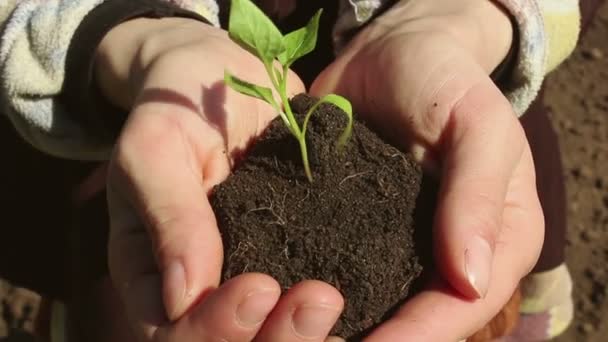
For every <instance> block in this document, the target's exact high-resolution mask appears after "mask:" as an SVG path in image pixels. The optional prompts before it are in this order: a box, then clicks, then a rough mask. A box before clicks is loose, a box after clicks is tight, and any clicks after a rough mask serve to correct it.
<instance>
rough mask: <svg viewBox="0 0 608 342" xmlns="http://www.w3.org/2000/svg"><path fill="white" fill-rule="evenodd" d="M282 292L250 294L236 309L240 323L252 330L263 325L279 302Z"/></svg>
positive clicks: (254, 292) (259, 291)
mask: <svg viewBox="0 0 608 342" xmlns="http://www.w3.org/2000/svg"><path fill="white" fill-rule="evenodd" d="M280 295H281V293H280V291H278V290H275V289H263V290H255V291H252V292H250V293H249V294H247V295H246V296H245V298H243V300H242V301H241V303H240V304H239V306H238V307H237V309H236V319H237V321H238V323H239V324H240V325H241V326H243V327H245V328H251V327H255V326H257V325H259V324H260V323H262V322H263V321H264V320H265V319H266V316H268V314H269V313H270V311H272V309H273V308H274V305H275V304H276V303H277V300H279V296H280Z"/></svg>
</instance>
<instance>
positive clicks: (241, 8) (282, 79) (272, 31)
mask: <svg viewBox="0 0 608 342" xmlns="http://www.w3.org/2000/svg"><path fill="white" fill-rule="evenodd" d="M321 12H322V10H319V11H318V12H317V13H316V14H315V15H314V16H313V17H312V19H310V21H309V22H308V24H307V25H306V26H305V27H302V28H300V29H298V30H295V31H293V32H290V33H288V34H286V35H282V34H281V32H280V31H279V29H278V28H277V27H276V26H275V25H274V23H273V22H272V20H270V18H268V17H267V16H266V15H265V14H264V12H262V11H261V10H260V9H259V8H258V7H257V6H256V5H255V4H253V3H252V2H251V0H232V5H231V9H230V19H229V23H228V32H229V36H230V38H231V39H232V40H233V41H234V42H235V43H237V44H238V45H239V46H241V47H242V48H244V49H245V50H247V51H249V52H250V53H251V54H253V55H254V56H256V57H257V58H258V59H260V61H261V62H262V63H263V64H264V67H265V68H266V72H267V73H268V76H269V77H270V81H271V83H272V86H273V87H274V89H275V90H276V92H277V93H278V94H279V96H280V98H281V105H282V108H281V107H280V106H279V104H278V103H277V102H276V101H275V99H274V97H273V94H272V90H271V89H270V88H267V87H262V86H259V85H256V84H253V83H250V82H247V81H244V80H242V79H240V78H238V77H236V76H234V75H232V74H230V72H228V71H225V73H224V81H225V82H226V84H227V85H228V86H230V87H231V88H232V89H234V90H236V91H237V92H239V93H241V94H244V95H248V96H252V97H255V98H258V99H260V100H263V101H265V102H267V103H269V104H270V105H271V106H272V107H273V108H274V109H275V110H276V111H277V112H278V113H279V115H280V117H281V119H283V122H284V123H285V125H286V126H287V128H288V129H289V131H290V132H291V134H293V136H294V137H295V138H296V139H297V140H298V143H299V145H300V151H301V154H302V163H303V164H304V172H305V173H306V177H307V178H308V180H309V181H311V182H312V173H311V171H310V165H309V163H308V152H307V148H306V127H307V126H308V121H309V119H310V116H311V115H312V113H313V112H314V111H315V110H316V109H317V107H318V106H319V105H320V104H322V103H331V104H333V105H335V106H337V107H339V108H340V109H342V110H343V111H344V113H346V115H347V117H348V125H347V126H346V128H345V129H344V131H343V132H342V134H341V135H340V137H339V138H338V142H337V145H338V148H341V147H343V146H344V145H345V144H346V142H347V141H348V139H349V138H350V136H351V133H352V125H353V114H352V106H351V104H350V102H349V101H348V100H347V99H345V98H344V97H342V96H339V95H335V94H329V95H325V96H323V97H322V98H321V99H320V100H319V101H318V102H317V103H315V104H314V105H313V106H312V107H311V108H310V109H309V110H308V112H307V113H306V115H305V116H304V122H303V123H302V127H300V126H299V125H298V122H297V121H296V118H295V116H294V114H293V111H292V110H291V106H290V105H289V99H288V97H287V75H288V71H289V67H290V66H291V65H292V64H293V63H294V62H295V61H296V60H298V59H299V58H301V57H302V56H305V55H306V54H308V53H310V52H311V51H312V50H314V48H315V46H316V44H317V32H318V29H319V18H320V17H321ZM277 61H278V64H279V65H280V68H278V67H277V66H276V62H277ZM283 109H284V110H283Z"/></svg>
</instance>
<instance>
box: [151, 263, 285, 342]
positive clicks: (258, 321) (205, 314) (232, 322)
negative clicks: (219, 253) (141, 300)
mask: <svg viewBox="0 0 608 342" xmlns="http://www.w3.org/2000/svg"><path fill="white" fill-rule="evenodd" d="M280 295H281V288H280V287H279V285H278V284H277V282H276V281H274V280H273V279H272V278H271V277H269V276H267V275H263V274H254V273H249V274H243V275H240V276H238V277H235V278H232V279H230V280H229V281H227V282H226V283H224V284H223V285H222V286H221V287H220V288H218V289H217V290H215V291H214V292H213V293H211V294H210V295H209V296H207V297H206V298H205V299H204V301H203V302H202V303H200V304H198V305H197V306H196V307H195V308H194V309H193V310H192V311H191V312H190V313H189V314H187V315H186V316H184V317H183V318H182V319H181V320H180V321H178V322H177V324H176V325H175V326H171V327H163V328H160V329H159V330H158V332H157V334H156V336H155V338H156V339H155V340H156V341H159V342H165V341H167V342H169V341H184V342H188V341H243V342H246V341H252V340H253V339H254V337H255V335H256V333H257V332H258V330H259V329H260V328H261V327H262V324H263V322H264V320H265V319H266V317H267V315H268V314H269V313H270V312H271V311H272V309H273V308H274V306H275V304H276V303H277V301H278V300H279V297H280Z"/></svg>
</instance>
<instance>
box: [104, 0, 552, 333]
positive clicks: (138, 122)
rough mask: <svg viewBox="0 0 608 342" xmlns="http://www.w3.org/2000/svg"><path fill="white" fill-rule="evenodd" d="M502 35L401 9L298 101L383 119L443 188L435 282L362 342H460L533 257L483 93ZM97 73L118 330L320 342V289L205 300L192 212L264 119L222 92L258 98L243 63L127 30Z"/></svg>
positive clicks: (524, 161) (504, 134) (426, 8)
mask: <svg viewBox="0 0 608 342" xmlns="http://www.w3.org/2000/svg"><path fill="white" fill-rule="evenodd" d="M511 36H512V28H511V24H510V22H509V20H508V18H507V17H506V15H505V14H504V13H503V12H502V11H501V10H500V9H499V8H498V7H496V6H494V5H493V4H492V3H491V2H489V1H487V0H461V1H458V2H456V1H450V0H438V1H434V2H429V1H424V0H413V1H409V2H403V3H401V4H400V5H397V6H395V7H394V8H393V9H391V10H390V11H389V12H387V13H385V14H384V15H383V16H382V17H380V18H378V19H376V20H375V21H374V22H373V23H372V24H371V25H369V26H367V27H366V28H365V29H364V30H363V31H362V32H360V33H359V34H358V35H357V36H356V37H355V39H354V40H353V41H352V42H351V44H349V46H347V47H346V48H345V50H344V51H343V52H342V54H341V55H340V56H339V57H338V58H337V60H336V61H335V63H333V64H332V65H330V66H329V67H328V68H327V69H326V70H325V71H324V72H323V73H322V74H321V75H320V76H319V78H318V79H317V80H316V81H315V83H314V84H313V87H312V89H311V91H312V92H313V93H314V94H317V95H319V94H324V93H328V92H337V93H339V94H342V95H345V96H347V97H349V98H350V99H351V100H352V101H353V104H354V106H355V109H356V110H357V112H360V113H365V112H375V113H383V116H381V117H374V118H371V119H372V121H374V122H375V123H376V125H377V126H378V127H379V128H380V129H383V130H384V131H385V132H386V133H387V134H388V135H389V136H391V137H392V138H393V140H394V141H395V142H396V143H397V144H398V145H399V146H401V147H403V148H404V149H405V150H409V151H412V152H414V154H415V155H416V156H418V158H419V160H420V161H421V162H422V163H423V165H426V166H428V167H429V168H431V169H433V170H434V172H436V174H437V175H438V177H440V181H441V193H440V200H439V209H438V212H437V216H436V219H435V232H434V234H435V245H434V250H435V251H436V258H437V261H438V265H440V271H441V272H440V274H438V275H437V277H436V281H435V282H434V283H433V284H430V285H429V287H428V289H427V290H425V291H423V292H422V293H421V294H419V295H418V296H416V297H414V298H413V299H412V300H410V301H408V303H406V305H405V306H404V307H403V308H402V309H401V310H400V311H399V312H398V313H397V314H396V315H395V317H394V318H393V319H391V320H390V321H388V322H387V323H386V324H384V325H383V326H381V327H380V328H379V329H377V330H376V331H375V332H374V333H372V335H371V336H370V337H369V340H370V341H376V340H377V341H398V340H415V341H458V340H460V339H463V338H466V337H467V336H469V335H470V334H472V333H473V332H475V330H476V329H478V328H480V327H481V326H483V325H484V324H485V323H486V322H487V321H488V320H490V319H491V318H492V317H493V316H494V314H495V313H496V312H498V311H499V310H500V308H501V307H502V305H503V304H504V303H505V302H507V300H508V299H509V297H510V296H511V294H512V292H513V290H514V288H515V286H516V285H517V283H518V281H519V279H520V278H521V277H522V276H523V275H525V274H526V273H527V272H528V271H529V270H530V269H531V267H532V266H533V264H534V263H535V261H536V258H537V257H538V253H539V251H540V246H541V243H542V234H543V221H542V213H541V211H540V205H539V203H538V198H537V195H536V189H535V182H534V169H533V164H532V159H531V155H530V150H529V148H528V145H527V142H526V140H525V136H524V135H523V131H522V129H521V126H520V125H519V123H518V121H517V119H516V117H515V114H514V113H513V112H512V110H511V107H510V105H509V103H508V102H507V100H506V99H505V98H504V96H503V95H502V94H501V93H500V91H499V90H498V89H497V88H496V86H495V85H494V84H493V83H492V82H491V80H490V79H489V77H488V74H489V73H490V72H491V71H492V70H493V69H494V68H495V67H496V65H498V64H499V63H500V62H501V61H502V59H503V58H504V56H505V55H506V53H507V51H508V50H509V47H510V44H511ZM96 67H97V70H98V73H97V75H98V80H99V84H100V87H101V89H102V91H103V93H104V94H105V95H106V97H107V98H108V99H109V100H110V101H112V102H114V103H115V104H117V105H119V106H121V107H122V108H124V109H125V110H127V111H129V113H130V114H129V117H128V120H127V123H126V124H125V126H124V129H123V131H122V133H121V135H120V138H119V139H118V141H117V143H116V148H115V152H114V154H113V157H112V159H111V161H110V166H109V176H108V202H109V210H110V221H111V230H110V244H109V254H110V273H111V277H112V280H113V284H114V287H115V288H116V289H117V292H118V293H119V296H120V298H121V299H122V300H123V303H124V306H125V308H126V312H127V316H128V317H129V322H130V329H131V330H132V331H134V332H135V333H136V335H137V336H138V338H139V339H140V340H141V341H163V342H164V341H168V342H169V341H189V340H193V341H194V340H196V341H212V340H213V341H215V340H221V339H225V340H228V341H251V340H253V339H254V338H255V339H257V340H260V341H270V342H273V341H281V342H284V341H287V342H289V341H323V340H325V338H326V337H327V333H328V331H329V329H330V328H331V326H332V325H333V324H334V322H335V320H336V319H337V317H338V315H339V313H340V312H341V310H342V307H343V299H342V298H341V296H340V294H339V292H338V291H337V290H336V289H334V288H333V287H331V286H330V285H328V284H324V283H321V282H315V281H305V282H302V283H300V284H298V285H297V286H294V287H293V288H292V289H290V291H289V292H288V293H287V294H286V295H284V296H283V297H281V298H280V299H279V294H280V290H279V285H278V284H277V283H276V281H275V280H273V279H272V278H270V277H269V276H266V275H261V274H245V275H242V276H239V277H237V278H234V279H232V280H231V281H229V282H227V283H225V284H222V285H221V286H219V277H220V271H221V265H222V244H221V241H220V236H219V232H218V229H217V226H216V222H215V217H214V215H213V212H212V210H211V208H210V205H209V203H208V201H207V195H208V193H209V190H210V189H211V188H212V187H213V185H215V184H217V183H219V182H221V181H222V180H223V179H225V178H226V177H227V176H228V174H229V171H230V168H231V165H232V162H233V160H234V158H237V157H238V153H239V151H242V150H243V148H245V147H246V146H247V144H249V143H250V142H251V141H252V140H253V139H254V138H255V137H256V136H258V135H259V134H260V133H261V131H262V130H263V128H264V127H266V125H267V124H268V122H269V121H270V120H272V119H273V118H274V116H275V115H274V114H273V112H272V109H271V107H270V106H268V105H266V104H264V103H262V102H261V101H257V100H255V99H251V98H249V97H245V96H242V95H239V94H236V93H235V92H233V91H231V90H230V89H228V88H227V87H226V86H225V85H224V84H223V82H222V80H223V72H224V70H225V69H228V70H230V71H231V72H232V73H234V74H237V75H239V76H240V77H243V78H245V79H247V80H250V81H253V82H254V83H256V84H266V83H268V81H267V80H266V78H267V77H266V75H265V71H264V69H263V67H262V66H261V65H260V64H259V62H258V61H257V60H255V59H254V58H253V57H252V56H250V55H248V54H247V53H245V52H244V51H242V50H241V49H240V48H238V47H237V46H236V45H234V44H233V43H232V42H231V41H230V40H229V39H228V37H227V35H226V33H225V32H224V31H222V30H220V29H217V28H213V27H210V26H208V25H204V24H201V23H198V22H195V21H193V20H189V19H178V18H170V19H162V20H156V19H136V20H131V21H128V22H126V23H124V24H121V25H119V26H117V27H116V28H114V29H113V30H112V31H111V32H110V33H109V34H108V35H107V36H106V38H105V39H104V41H103V42H102V44H101V45H100V47H99V50H98V55H97V64H96ZM290 80H291V82H290V85H289V93H290V94H292V95H293V94H296V93H299V92H302V91H304V87H303V86H302V84H301V82H299V79H298V78H297V76H296V75H295V74H291V75H290ZM465 265H466V266H465ZM218 286H219V287H218ZM249 299H253V301H248V300H249ZM454 317H462V319H458V320H455V319H453V318H454ZM438 325H440V326H438Z"/></svg>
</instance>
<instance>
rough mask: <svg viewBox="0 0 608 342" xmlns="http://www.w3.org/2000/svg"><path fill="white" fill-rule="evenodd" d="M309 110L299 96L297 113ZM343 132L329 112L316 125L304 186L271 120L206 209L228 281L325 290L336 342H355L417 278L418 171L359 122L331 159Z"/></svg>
mask: <svg viewBox="0 0 608 342" xmlns="http://www.w3.org/2000/svg"><path fill="white" fill-rule="evenodd" d="M313 103H314V100H313V99H311V98H309V97H306V96H304V95H300V96H297V97H296V98H295V99H294V101H293V107H294V111H296V112H298V113H305V111H306V110H307V109H308V108H309V106H311V105H312V104H313ZM345 124H346V119H345V116H344V113H342V112H341V111H340V110H339V109H337V108H336V107H333V106H331V105H322V106H320V107H319V110H318V111H317V113H315V115H313V117H312V119H311V122H310V124H309V128H308V132H307V141H308V142H307V145H308V148H309V155H310V160H311V169H312V170H313V177H314V182H313V183H310V182H308V181H307V180H306V178H305V176H304V171H303V167H302V163H301V157H300V152H299V147H298V144H297V141H296V140H295V139H294V138H293V136H291V134H290V133H289V132H288V130H287V128H286V127H285V125H284V124H283V122H282V121H281V120H280V119H276V120H275V121H274V122H273V123H272V124H271V126H270V127H269V129H268V131H267V132H266V133H265V135H264V136H263V137H262V138H261V139H260V140H259V141H257V142H256V144H255V145H254V146H253V147H252V149H251V151H249V153H248V154H247V157H246V159H245V160H244V161H243V162H242V164H241V165H240V166H239V167H237V168H236V170H235V172H234V173H233V174H232V175H231V176H230V177H229V178H228V179H227V180H226V181H225V182H223V183H222V184H221V185H220V186H218V187H217V188H216V189H215V190H214V195H213V196H212V205H213V207H214V210H215V213H216V216H217V218H218V224H219V226H220V231H221V233H222V238H223V240H224V253H225V254H224V255H225V261H224V270H223V279H224V280H226V279H229V278H231V277H233V276H235V275H238V274H241V273H244V272H262V273H266V274H270V275H271V276H273V277H274V278H275V279H277V280H278V281H279V283H280V284H281V286H282V287H283V288H284V289H289V288H290V287H291V286H292V285H293V284H295V283H297V282H299V281H302V280H305V279H317V280H322V281H325V282H328V283H330V284H332V285H334V286H335V287H336V288H337V289H339V290H340V291H341V292H342V294H343V296H344V298H345V300H346V307H345V310H344V313H343V315H342V317H341V318H340V320H339V322H338V323H337V325H336V326H335V328H334V331H333V333H334V334H336V335H339V336H342V337H345V338H351V340H357V339H359V337H360V335H361V334H362V333H364V332H365V331H366V330H367V329H369V328H370V327H373V326H374V325H375V324H377V323H379V322H381V321H382V320H383V319H384V318H385V316H386V315H387V314H389V313H390V311H391V309H392V308H393V307H395V306H396V305H397V304H399V303H400V302H402V301H403V299H405V298H406V296H407V295H408V291H409V290H410V285H411V284H412V283H413V281H414V280H415V279H416V278H417V277H418V276H419V274H420V272H421V266H420V264H419V260H418V258H417V256H416V254H415V250H414V241H413V228H412V224H413V216H412V215H413V212H414V206H415V201H416V198H417V195H418V191H419V186H420V181H421V170H420V168H419V166H417V165H416V164H415V163H414V161H413V160H412V159H411V158H410V157H409V156H407V155H404V154H403V153H401V152H400V151H398V150H397V149H396V148H394V147H392V146H390V145H388V144H386V143H384V142H383V141H382V140H381V139H380V138H379V137H378V136H377V135H376V134H374V133H372V132H371V131H370V130H369V129H368V128H367V127H366V126H365V125H364V124H362V123H360V122H356V123H355V126H354V131H353V137H352V138H351V140H350V142H349V143H348V145H347V146H346V147H345V148H344V149H343V150H338V149H336V146H335V141H336V139H337V137H338V136H339V135H340V133H341V131H342V130H343V128H344V127H345Z"/></svg>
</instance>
